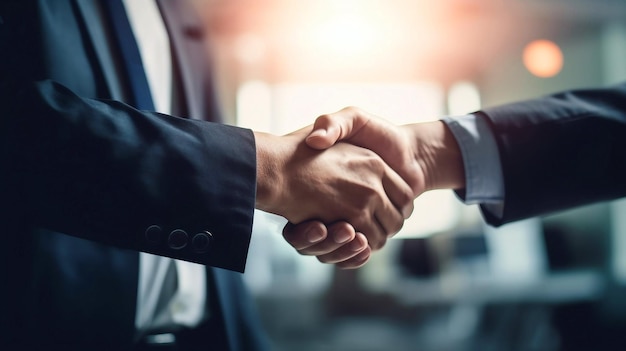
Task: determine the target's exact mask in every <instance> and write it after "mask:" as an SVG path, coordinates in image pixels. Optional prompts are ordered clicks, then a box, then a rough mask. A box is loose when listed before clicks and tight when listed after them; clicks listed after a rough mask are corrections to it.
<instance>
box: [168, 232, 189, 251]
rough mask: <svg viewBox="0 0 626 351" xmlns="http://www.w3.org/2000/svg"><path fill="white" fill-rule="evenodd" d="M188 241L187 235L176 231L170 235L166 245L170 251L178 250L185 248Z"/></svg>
mask: <svg viewBox="0 0 626 351" xmlns="http://www.w3.org/2000/svg"><path fill="white" fill-rule="evenodd" d="M188 241H189V236H188V235H187V232H185V231H184V230H182V229H176V230H174V231H172V232H171V233H170V236H169V238H168V239H167V244H168V245H169V247H171V248H172V249H175V250H180V249H182V248H183V247H185V246H187V242H188Z"/></svg>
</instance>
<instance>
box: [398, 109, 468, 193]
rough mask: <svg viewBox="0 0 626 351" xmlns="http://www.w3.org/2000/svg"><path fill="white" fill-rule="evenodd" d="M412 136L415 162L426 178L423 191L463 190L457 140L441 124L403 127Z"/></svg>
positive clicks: (461, 159)
mask: <svg viewBox="0 0 626 351" xmlns="http://www.w3.org/2000/svg"><path fill="white" fill-rule="evenodd" d="M402 128H403V129H405V130H406V131H407V133H408V134H409V135H410V136H411V137H410V140H412V141H413V144H412V146H411V147H412V149H413V155H414V157H415V160H416V162H418V163H419V164H420V166H421V168H422V169H423V170H424V174H425V191H428V190H434V189H454V190H457V189H462V188H463V187H464V186H465V173H464V166H463V158H462V155H461V151H460V149H459V145H458V143H457V142H456V139H455V138H454V136H453V135H452V133H451V132H450V130H449V128H448V127H447V126H446V125H445V124H444V123H443V122H441V121H433V122H423V123H415V124H408V125H404V126H402Z"/></svg>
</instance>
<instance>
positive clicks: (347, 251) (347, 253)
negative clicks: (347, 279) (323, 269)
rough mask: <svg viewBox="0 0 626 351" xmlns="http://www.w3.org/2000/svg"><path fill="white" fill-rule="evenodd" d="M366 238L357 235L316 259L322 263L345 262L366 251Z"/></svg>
mask: <svg viewBox="0 0 626 351" xmlns="http://www.w3.org/2000/svg"><path fill="white" fill-rule="evenodd" d="M367 248H368V245H367V238H366V237H365V235H363V234H361V233H359V234H357V235H356V236H355V237H354V239H353V240H351V241H350V242H349V243H347V244H345V245H343V246H341V247H339V248H338V249H337V250H335V251H332V252H330V253H327V254H324V255H319V256H317V259H318V260H319V261H320V262H322V263H339V262H345V261H347V260H349V259H351V258H353V257H354V256H356V255H358V254H359V253H361V252H362V251H363V250H365V249H367Z"/></svg>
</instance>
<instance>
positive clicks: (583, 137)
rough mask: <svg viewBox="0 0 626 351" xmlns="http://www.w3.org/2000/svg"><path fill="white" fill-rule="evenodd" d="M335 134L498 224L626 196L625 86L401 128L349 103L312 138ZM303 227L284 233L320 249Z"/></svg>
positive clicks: (322, 141)
mask: <svg viewBox="0 0 626 351" xmlns="http://www.w3.org/2000/svg"><path fill="white" fill-rule="evenodd" d="M338 140H344V141H348V142H351V143H354V144H356V145H359V146H363V147H367V148H370V149H371V150H373V151H375V152H377V153H378V154H379V155H381V156H382V158H383V159H384V160H385V161H386V162H387V163H388V164H389V165H391V166H392V168H394V169H395V170H396V171H397V172H398V173H399V174H400V175H401V176H402V177H403V178H404V179H405V180H406V181H407V182H408V183H409V184H410V185H411V187H412V188H413V191H414V194H415V196H416V197H417V196H419V195H420V194H422V193H423V192H425V191H428V190H432V189H453V190H455V191H456V193H457V195H459V197H460V198H461V199H462V200H463V201H464V202H465V203H467V204H479V205H480V208H481V212H482V214H483V217H484V218H485V220H486V222H487V223H488V224H490V225H493V226H500V225H502V224H506V223H509V222H513V221H517V220H521V219H525V218H530V217H533V216H539V215H545V214H549V213H553V212H556V211H561V210H564V209H568V208H572V207H576V206H581V205H585V204H590V203H594V202H599V201H608V200H613V199H617V198H621V197H624V196H626V84H620V85H616V86H612V87H606V88H596V89H579V90H573V91H565V92H561V93H556V94H552V95H549V96H545V97H541V98H538V99H531V100H527V101H520V102H516V103H511V104H507V105H502V106H496V107H492V108H486V109H483V110H482V111H478V112H476V113H473V114H470V115H467V116H459V117H445V118H442V119H441V120H440V121H434V122H426V123H415V124H408V125H403V126H395V125H392V124H390V123H388V122H386V121H384V120H382V119H380V118H377V117H376V116H373V115H371V114H369V113H367V112H366V111H363V110H361V109H358V108H354V107H349V108H345V109H343V110H341V111H339V112H337V113H334V114H329V115H324V116H320V117H319V118H318V119H317V120H316V122H315V128H314V131H313V132H312V133H311V134H310V135H309V137H308V138H307V143H308V144H309V145H310V146H311V147H315V148H319V149H324V148H328V147H330V146H331V145H333V144H334V143H335V142H336V141H338ZM309 225H310V226H311V227H316V228H318V229H319V230H322V231H323V230H324V227H323V226H322V225H321V224H320V223H310V224H309ZM302 228H303V227H302V226H300V227H296V228H294V227H292V226H291V225H288V226H287V227H285V238H286V239H287V240H288V241H289V242H290V243H291V245H292V246H294V247H295V248H296V249H298V251H299V252H300V253H302V254H305V255H317V253H316V252H315V251H314V250H312V249H311V248H314V246H312V245H310V244H308V243H306V242H305V241H304V240H302V237H303V236H302V233H301V230H302ZM323 257H324V256H322V261H324V259H323ZM341 258H342V257H341V256H338V255H333V260H339V261H340V260H341ZM331 262H332V261H331Z"/></svg>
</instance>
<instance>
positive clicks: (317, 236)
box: [306, 226, 324, 243]
mask: <svg viewBox="0 0 626 351" xmlns="http://www.w3.org/2000/svg"><path fill="white" fill-rule="evenodd" d="M306 238H307V240H309V242H310V243H316V242H318V241H320V240H322V239H323V238H324V232H323V231H322V230H321V229H320V228H319V227H317V226H311V227H310V228H309V230H307V232H306Z"/></svg>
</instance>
